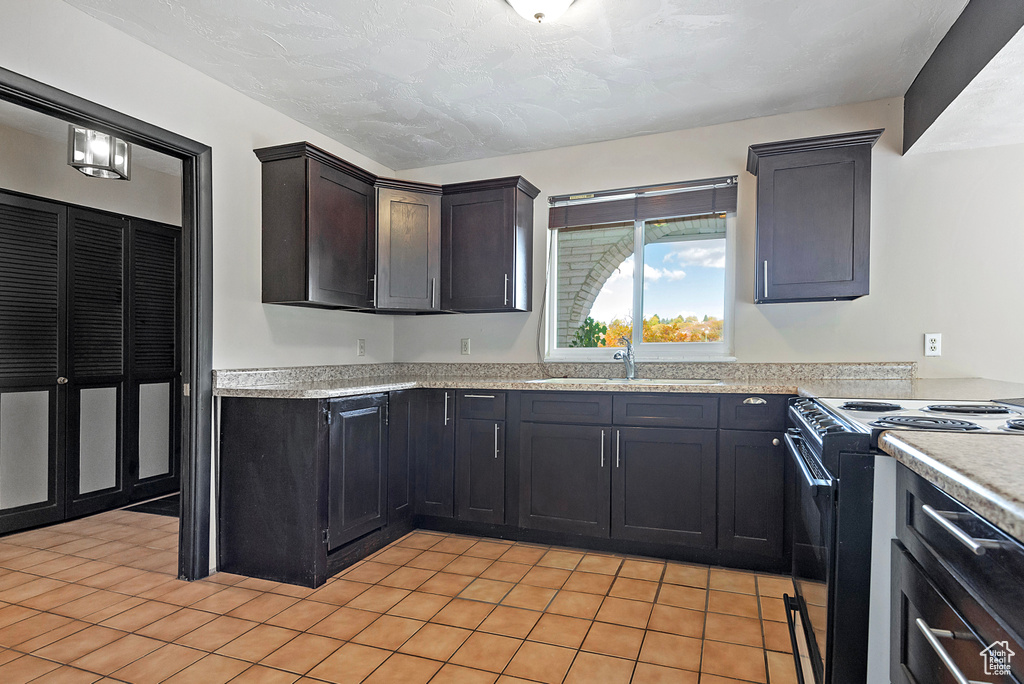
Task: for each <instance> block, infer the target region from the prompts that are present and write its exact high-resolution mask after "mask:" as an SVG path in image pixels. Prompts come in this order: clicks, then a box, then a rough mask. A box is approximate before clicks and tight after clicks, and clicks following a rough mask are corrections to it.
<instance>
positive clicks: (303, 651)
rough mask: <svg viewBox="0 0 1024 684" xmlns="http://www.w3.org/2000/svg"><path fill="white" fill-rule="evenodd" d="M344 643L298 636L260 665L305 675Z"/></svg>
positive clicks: (318, 637)
mask: <svg viewBox="0 0 1024 684" xmlns="http://www.w3.org/2000/svg"><path fill="white" fill-rule="evenodd" d="M343 645H344V642H342V641H339V640H337V639H331V638H328V637H323V636H317V635H315V634H300V635H298V636H297V637H295V638H294V639H292V640H291V641H289V642H288V643H287V644H285V645H284V646H282V647H281V648H279V649H277V650H276V651H274V652H273V653H271V654H270V655H268V656H267V657H266V658H264V659H263V660H261V661H260V664H261V665H265V666H267V667H273V668H276V669H278V670H287V671H289V672H294V673H296V674H306V673H307V672H309V671H310V670H312V669H313V668H314V667H316V666H317V665H319V664H320V663H321V662H322V661H323V660H324V659H325V658H327V656H329V655H331V654H332V653H334V652H335V651H337V650H338V649H339V648H341V647H342V646H343Z"/></svg>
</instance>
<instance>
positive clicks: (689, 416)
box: [613, 394, 718, 428]
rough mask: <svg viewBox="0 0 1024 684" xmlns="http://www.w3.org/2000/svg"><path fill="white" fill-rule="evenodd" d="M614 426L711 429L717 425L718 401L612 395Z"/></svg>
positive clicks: (706, 397)
mask: <svg viewBox="0 0 1024 684" xmlns="http://www.w3.org/2000/svg"><path fill="white" fill-rule="evenodd" d="M613 405H614V410H613V417H614V420H615V424H616V425H635V426H638V427H681V428H713V427H715V426H717V425H718V397H714V396H706V395H687V396H679V395H676V396H672V395H668V396H666V395H657V394H655V395H651V394H635V395H622V394H617V395H615V400H614V402H613Z"/></svg>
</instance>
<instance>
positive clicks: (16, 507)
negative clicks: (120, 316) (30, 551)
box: [0, 193, 66, 533]
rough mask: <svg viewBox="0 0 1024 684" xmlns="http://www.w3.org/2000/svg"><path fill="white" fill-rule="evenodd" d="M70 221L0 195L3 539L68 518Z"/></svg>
mask: <svg viewBox="0 0 1024 684" xmlns="http://www.w3.org/2000/svg"><path fill="white" fill-rule="evenodd" d="M65 216H66V214H65V208H64V207H63V206H61V205H58V204H51V203H49V202H41V201H37V200H33V199H27V198H22V197H16V196H12V195H7V194H4V193H0V533H4V532H9V531H11V530H15V529H20V528H24V527H31V526H34V525H41V524H44V523H48V522H54V521H57V520H60V519H62V518H63V517H64V496H63V488H64V463H63V458H62V457H61V455H62V454H63V444H61V443H60V437H59V435H58V425H59V424H60V417H61V416H62V415H63V406H64V390H63V389H62V388H63V386H62V385H58V384H57V379H58V378H59V377H60V376H62V375H64V374H65V369H64V365H63V358H64V348H63V342H62V340H63V336H62V335H61V329H62V326H63V319H64V311H63V309H62V297H61V294H62V292H63V289H64V283H63V272H62V269H61V267H60V266H61V264H62V263H63V255H64V225H65Z"/></svg>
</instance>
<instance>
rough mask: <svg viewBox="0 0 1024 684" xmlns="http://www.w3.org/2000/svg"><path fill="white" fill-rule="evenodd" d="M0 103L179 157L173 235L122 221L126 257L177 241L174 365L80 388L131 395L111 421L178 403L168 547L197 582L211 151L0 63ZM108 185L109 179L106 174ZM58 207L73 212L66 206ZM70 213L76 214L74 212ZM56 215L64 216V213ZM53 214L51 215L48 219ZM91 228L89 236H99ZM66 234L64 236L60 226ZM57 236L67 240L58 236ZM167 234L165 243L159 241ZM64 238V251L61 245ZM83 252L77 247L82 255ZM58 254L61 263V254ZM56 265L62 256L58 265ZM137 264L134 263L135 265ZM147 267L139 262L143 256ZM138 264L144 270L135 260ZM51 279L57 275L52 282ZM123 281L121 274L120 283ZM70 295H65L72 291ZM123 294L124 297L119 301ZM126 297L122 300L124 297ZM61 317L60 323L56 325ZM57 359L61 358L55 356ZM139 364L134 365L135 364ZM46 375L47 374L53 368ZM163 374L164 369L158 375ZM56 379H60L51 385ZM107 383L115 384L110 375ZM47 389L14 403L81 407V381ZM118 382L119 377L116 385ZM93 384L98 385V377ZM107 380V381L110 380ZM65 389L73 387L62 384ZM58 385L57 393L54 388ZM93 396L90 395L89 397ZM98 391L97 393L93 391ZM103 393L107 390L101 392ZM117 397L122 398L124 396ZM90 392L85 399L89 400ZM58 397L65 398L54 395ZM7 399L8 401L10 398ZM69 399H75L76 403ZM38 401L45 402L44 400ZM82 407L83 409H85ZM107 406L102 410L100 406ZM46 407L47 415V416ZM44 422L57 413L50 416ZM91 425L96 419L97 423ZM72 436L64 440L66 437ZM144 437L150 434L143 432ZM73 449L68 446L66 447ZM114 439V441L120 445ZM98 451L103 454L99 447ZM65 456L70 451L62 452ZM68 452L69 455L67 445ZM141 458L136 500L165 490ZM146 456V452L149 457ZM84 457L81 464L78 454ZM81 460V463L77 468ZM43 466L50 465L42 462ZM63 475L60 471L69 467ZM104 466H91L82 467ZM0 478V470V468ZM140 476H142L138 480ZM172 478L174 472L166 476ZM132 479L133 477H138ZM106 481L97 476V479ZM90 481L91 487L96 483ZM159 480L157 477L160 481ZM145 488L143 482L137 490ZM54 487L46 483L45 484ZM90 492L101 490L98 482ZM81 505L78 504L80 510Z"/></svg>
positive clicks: (202, 564)
mask: <svg viewBox="0 0 1024 684" xmlns="http://www.w3.org/2000/svg"><path fill="white" fill-rule="evenodd" d="M0 100H2V101H3V103H0V104H2V106H4V107H6V106H9V105H15V106H18V107H23V108H26V109H29V110H32V111H34V112H38V113H41V114H45V115H48V116H50V117H53V118H55V119H59V120H61V121H62V122H66V123H67V124H75V125H78V126H86V127H88V128H91V129H94V130H98V131H101V132H104V133H109V134H113V135H116V136H117V137H118V138H121V139H123V140H125V141H127V142H128V143H130V144H132V145H138V146H141V147H142V148H145V149H148V150H150V151H152V152H154V153H157V154H158V155H164V156H166V157H167V158H169V159H172V160H177V161H178V162H179V164H180V183H181V187H180V232H179V234H178V235H174V234H173V231H170V230H167V227H166V226H160V225H157V224H154V223H153V222H151V221H146V220H140V221H139V222H138V226H139V227H138V229H137V231H136V229H135V227H134V226H131V223H132V222H131V221H128V222H126V224H125V235H129V236H135V235H136V233H137V235H138V241H139V245H140V247H139V251H133V252H131V253H132V254H146V255H149V254H152V252H146V251H145V250H147V249H151V248H153V247H154V245H156V246H159V245H160V244H164V245H167V244H170V242H174V241H177V242H178V250H177V255H176V257H175V259H176V260H177V262H178V263H177V268H176V271H177V273H178V274H179V275H180V277H179V280H180V283H179V285H178V286H177V287H176V288H175V289H176V292H177V295H176V296H177V302H176V303H175V304H174V305H173V306H172V308H173V309H174V312H173V314H174V315H175V316H176V317H178V318H179V322H180V325H177V326H176V327H175V328H174V329H173V330H174V332H173V338H174V339H173V340H171V342H172V343H173V347H174V349H175V352H174V356H175V358H174V366H175V367H174V369H173V374H172V375H173V377H172V376H171V375H168V376H167V377H163V376H161V377H159V378H157V377H156V376H153V377H148V376H146V375H145V374H144V373H143V374H142V375H141V376H140V377H138V378H134V379H131V380H130V381H127V380H121V379H118V378H106V379H105V382H106V384H108V385H111V387H110V388H108V387H99V386H98V387H95V388H93V387H90V388H88V389H89V390H90V402H91V403H92V404H93V406H92V409H95V410H96V411H102V410H103V409H105V408H106V409H109V407H110V406H113V405H115V404H116V403H118V402H117V397H118V395H117V393H118V392H130V396H131V400H130V401H129V402H128V403H127V405H129V406H131V407H132V409H133V412H131V413H128V414H125V416H123V417H119V418H117V419H116V421H117V422H118V424H120V422H121V421H122V420H127V421H135V420H136V418H138V416H145V415H146V412H145V407H146V406H148V407H149V408H150V409H152V410H151V411H150V414H151V415H159V414H160V413H161V411H162V410H163V408H164V407H165V405H166V404H168V403H170V404H180V410H175V411H171V412H170V414H168V412H167V411H163V415H171V416H176V417H178V418H179V419H180V420H179V421H178V422H180V426H174V425H173V423H172V425H171V434H172V442H173V441H177V442H178V444H176V445H174V446H173V448H172V449H171V450H169V453H170V451H173V452H174V453H180V518H179V521H180V522H179V535H178V539H179V547H178V573H177V574H178V576H179V577H180V578H182V579H189V580H192V579H199V578H201V577H205V576H206V575H208V574H209V569H210V551H209V544H210V524H211V522H210V500H211V480H212V473H211V451H212V387H211V382H212V375H211V367H212V222H213V219H212V182H211V176H212V168H211V155H212V152H211V149H210V148H209V147H208V146H206V145H203V144H202V143H199V142H196V141H194V140H190V139H188V138H184V137H182V136H180V135H177V134H175V133H172V132H170V131H166V130H164V129H161V128H158V127H156V126H153V125H151V124H148V123H146V122H144V121H140V120H138V119H135V118H133V117H130V116H127V115H126V114H123V113H120V112H117V111H114V110H111V109H109V108H106V107H103V106H102V105H99V104H96V103H93V102H90V101H88V100H85V99H82V98H80V97H77V96H75V95H72V94H70V93H67V92H64V91H61V90H59V89H56V88H53V87H50V86H47V85H45V84H43V83H40V82H38V81H34V80H32V79H29V78H26V77H24V76H21V75H19V74H16V73H14V72H11V71H8V70H6V69H2V68H0ZM111 182H116V181H111ZM66 211H67V212H71V211H75V210H74V209H73V208H68V209H67V210H66ZM77 211H79V212H80V211H81V209H78V210H77ZM68 215H70V214H66V215H65V219H64V220H67V216H68ZM94 218H95V217H93V216H86V217H85V219H84V220H83V222H82V225H83V226H85V225H89V226H90V227H92V225H91V224H90V223H89V221H90V220H91V219H94ZM55 220H56V219H55ZM102 232H103V231H102V229H100V230H99V232H98V233H97V235H100V234H101V233H102ZM69 234H70V233H69ZM133 239H135V238H134V237H129V238H126V240H127V241H126V242H125V243H124V244H125V245H128V248H129V249H130V250H131V249H135V248H134V247H132V246H131V245H132V244H134V243H132V242H130V240H133ZM65 240H66V241H67V242H71V240H70V239H67V238H65ZM169 241H170V242H169ZM82 244H83V245H89V248H90V249H91V248H92V245H93V243H92V242H91V241H83V242H82ZM66 248H67V247H66V245H65V249H66ZM83 254H85V252H83ZM109 257H110V254H109V252H107V253H104V252H102V251H100V252H97V254H96V258H99V259H103V258H109ZM65 261H66V260H65ZM62 263H64V262H62ZM124 263H125V264H126V266H125V268H124V273H125V274H128V271H129V268H130V264H129V262H128V261H127V260H126V261H125V262H124ZM140 263H141V262H140ZM146 263H147V264H148V263H149V262H146ZM140 268H143V269H144V268H145V267H144V266H143V267H140ZM94 270H95V269H91V270H90V269H83V273H89V272H93V271H94ZM148 278H149V276H147V277H146V278H143V279H140V282H144V281H145V282H149V281H148ZM54 282H57V281H56V280H54ZM125 282H126V283H128V286H129V287H130V282H131V281H130V279H129V280H126V281H125ZM72 296H73V295H72ZM151 300H152V298H151V297H145V296H140V297H139V299H138V301H140V302H143V303H145V302H149V301H151ZM126 301H128V300H127V299H126ZM129 303H130V302H129ZM64 322H66V321H62V324H63V323H64ZM62 351H63V352H64V354H63V357H67V353H66V352H67V351H68V350H62ZM63 357H62V358H63ZM141 365H144V364H141ZM54 375H57V374H56V373H55V374H54ZM164 375H167V373H164ZM61 381H63V382H61ZM115 381H116V382H115ZM53 382H54V387H55V388H58V389H54V390H52V391H51V390H48V389H47V388H42V389H43V390H46V391H41V392H39V393H38V394H39V396H38V397H37V396H34V395H33V396H29V395H30V394H31V393H30V392H22V393H20V394H21V395H25V396H21V397H19V398H18V401H24V400H34V401H37V403H38V402H39V401H42V400H43V399H42V398H45V397H43V395H46V396H47V397H51V398H47V399H46V401H48V402H51V403H52V404H53V406H56V405H57V402H58V398H64V397H67V396H74V397H78V399H77V401H78V402H79V404H81V402H82V399H81V397H82V396H83V392H85V388H84V385H83V388H80V389H79V390H78V391H77V393H71V392H70V391H69V390H68V389H67V386H68V384H69V381H68V379H67V378H66V377H64V376H60V377H54V378H53ZM118 383H121V384H118ZM100 384H101V385H103V384H104V383H102V382H101V383H100ZM114 385H117V387H114ZM72 389H73V388H72ZM58 390H59V391H58ZM92 395H95V396H92ZM101 395H102V396H101ZM108 395H109V396H108ZM126 396H127V395H126ZM93 399H95V401H92V400H93ZM63 401H64V402H65V403H66V401H67V400H66V399H63ZM12 405H14V406H15V407H17V402H14V403H13V404H12ZM76 406H77V404H76ZM44 408H45V407H44ZM92 409H90V410H92ZM108 412H109V410H108ZM56 413H57V412H56V410H51V411H50V414H51V415H54V416H56ZM82 415H86V412H85V411H84V409H83V408H82V406H78V407H77V411H69V410H66V409H65V410H63V411H62V416H61V418H60V419H61V420H68V422H73V421H72V420H70V419H72V418H74V417H75V416H78V417H79V418H80V417H81V416H82ZM53 420H57V418H54V419H53ZM97 424H102V421H100V422H98V423H97ZM134 427H135V430H134V431H133V432H130V434H131V436H132V438H134V439H136V440H140V441H141V440H145V439H146V438H147V435H148V436H149V437H150V438H152V436H153V435H154V434H159V433H160V431H161V430H162V429H165V428H164V426H162V425H161V424H160V423H159V421H156V427H155V428H154V427H152V426H150V427H148V428H147V427H145V426H142V425H135V426H134ZM48 434H67V435H72V434H74V435H76V439H77V438H78V437H79V436H81V435H83V434H85V433H84V432H83V431H81V430H79V431H78V432H75V431H66V430H61V431H57V430H56V429H50V430H48ZM125 434H129V433H125V432H123V431H119V432H118V435H120V437H118V440H119V442H122V441H124V438H123V435H125ZM89 439H95V440H99V441H98V442H97V443H99V442H102V441H103V440H104V439H106V440H107V441H109V440H110V439H111V438H110V435H106V436H104V435H103V434H97V435H90V436H89ZM67 441H73V440H70V439H69V440H67ZM151 441H152V439H151ZM73 446H74V445H73ZM120 446H123V445H120ZM64 447H65V445H64V444H57V445H55V448H56V449H58V450H59V449H63V448H64ZM106 451H110V450H109V449H108V450H106ZM69 453H70V452H69ZM75 453H76V454H77V453H78V452H75ZM96 453H97V454H100V453H106V452H105V451H104V450H103V449H100V450H98V451H96ZM147 453H148V454H149V455H148V456H146V457H145V460H144V459H143V457H141V456H140V457H139V458H136V460H135V466H136V468H138V469H139V471H143V470H144V471H145V472H135V473H133V474H132V475H131V477H130V478H129V480H130V481H131V482H132V483H134V484H136V485H138V486H139V490H138V494H139V496H136V497H135V498H136V499H139V498H145V497H144V494H145V493H146V492H147V491H148V492H151V493H152V494H153V495H158V494H162V493H166V492H165V491H162V490H161V489H160V488H159V487H157V486H154V483H156V482H157V481H159V480H160V479H161V478H160V476H159V475H160V474H161V472H162V471H168V472H171V471H175V470H177V469H176V468H174V467H171V466H172V465H174V464H169V465H165V464H163V463H162V461H161V456H160V453H159V449H157V450H156V451H152V450H151V451H150V452H147ZM154 453H155V456H154V455H153V454H154ZM83 463H84V461H83ZM82 467H84V466H82ZM51 468H52V466H51ZM69 472H70V471H69ZM92 472H95V473H101V472H104V471H103V469H102V468H97V469H95V470H94V471H90V473H92ZM75 474H76V476H77V482H76V483H75V486H78V483H83V486H86V487H91V486H93V485H94V484H96V483H91V482H89V477H86V478H85V479H82V472H81V468H79V470H77V471H76V472H75ZM49 475H50V478H49V480H50V481H55V479H56V478H58V477H63V476H62V475H58V474H57V473H52V472H51V473H49ZM0 476H2V473H0ZM140 476H142V477H140ZM175 479H177V477H176V473H175ZM139 483H141V484H139ZM99 484H106V483H99ZM96 486H99V485H96ZM164 486H166V482H165V483H164ZM147 487H149V489H147ZM53 489H55V488H54V487H53V486H52V485H51V490H53ZM96 491H109V487H108V488H107V489H102V488H101V489H98V490H96ZM82 510H83V511H84V509H82Z"/></svg>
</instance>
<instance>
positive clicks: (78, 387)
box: [67, 208, 128, 517]
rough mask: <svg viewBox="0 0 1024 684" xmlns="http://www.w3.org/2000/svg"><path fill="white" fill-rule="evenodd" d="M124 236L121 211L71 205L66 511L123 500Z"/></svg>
mask: <svg viewBox="0 0 1024 684" xmlns="http://www.w3.org/2000/svg"><path fill="white" fill-rule="evenodd" d="M127 237H128V221H127V220H126V219H121V218H117V217H113V216H109V215H106V214H100V213H96V212H91V211H87V210H85V209H77V208H71V209H69V210H68V238H67V241H68V279H69V284H70V287H69V288H68V328H69V334H68V365H69V369H68V378H69V379H70V383H69V385H68V389H69V393H68V421H67V426H68V428H67V514H68V517H72V516H77V515H84V514H87V513H92V512H95V511H99V510H104V509H108V508H112V507H116V506H119V505H122V504H124V503H126V502H127V501H128V495H127V486H126V475H127V474H126V472H125V470H126V469H125V459H124V447H125V430H124V428H125V425H124V414H125V411H124V406H125V395H126V390H127V388H126V382H125V381H126V379H127V378H126V375H127V368H126V366H127V363H126V353H125V337H126V336H125V331H126V327H127V325H126V323H127V321H126V313H127V288H126V287H125V283H126V274H125V263H126V260H125V255H126V253H127Z"/></svg>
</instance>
